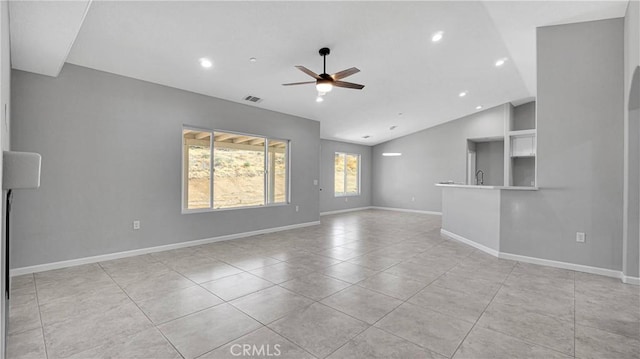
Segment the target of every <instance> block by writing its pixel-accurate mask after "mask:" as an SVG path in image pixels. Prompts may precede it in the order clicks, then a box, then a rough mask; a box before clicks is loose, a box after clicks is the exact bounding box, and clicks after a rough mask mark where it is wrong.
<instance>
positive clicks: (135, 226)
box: [133, 221, 140, 231]
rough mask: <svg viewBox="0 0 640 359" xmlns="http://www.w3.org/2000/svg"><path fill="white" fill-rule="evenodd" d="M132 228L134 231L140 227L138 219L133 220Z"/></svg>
mask: <svg viewBox="0 0 640 359" xmlns="http://www.w3.org/2000/svg"><path fill="white" fill-rule="evenodd" d="M133 229H134V230H136V231H137V230H138V229H140V221H133Z"/></svg>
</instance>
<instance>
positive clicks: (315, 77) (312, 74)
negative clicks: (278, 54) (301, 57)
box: [296, 65, 321, 80]
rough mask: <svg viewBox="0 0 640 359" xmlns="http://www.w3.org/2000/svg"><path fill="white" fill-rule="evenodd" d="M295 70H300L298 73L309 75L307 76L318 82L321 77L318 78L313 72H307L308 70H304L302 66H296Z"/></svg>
mask: <svg viewBox="0 0 640 359" xmlns="http://www.w3.org/2000/svg"><path fill="white" fill-rule="evenodd" d="M296 68H297V69H298V70H300V71H302V72H304V73H305V74H307V75H309V76H311V77H313V78H314V79H318V80H319V79H320V78H321V77H320V75H318V74H317V73H315V72H313V71H311V70H309V69H308V68H306V67H304V66H299V65H298V66H296Z"/></svg>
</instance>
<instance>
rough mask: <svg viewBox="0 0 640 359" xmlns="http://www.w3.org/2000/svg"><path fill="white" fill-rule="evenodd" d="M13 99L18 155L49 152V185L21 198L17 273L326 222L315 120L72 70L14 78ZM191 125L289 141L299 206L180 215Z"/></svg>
mask: <svg viewBox="0 0 640 359" xmlns="http://www.w3.org/2000/svg"><path fill="white" fill-rule="evenodd" d="M12 90H13V92H12V101H13V115H14V119H15V121H14V127H13V129H12V132H11V136H12V143H13V146H14V149H15V150H19V151H34V152H39V153H41V154H42V181H41V183H42V187H41V188H40V189H39V190H37V191H24V192H20V193H16V196H15V201H14V203H15V206H14V208H15V212H14V228H15V231H14V232H13V233H14V235H13V240H12V244H13V247H12V253H13V255H14V258H15V261H14V263H13V267H23V266H29V265H35V264H41V263H49V262H55V261H60V260H67V259H73V258H80V257H87V256H93V255H99V254H105V253H112V252H118V251H126V250H131V249H137V248H144V247H150V246H158V245H164V244H170V243H177V242H184V241H189V240H195V239H202V238H209V237H215V236H221V235H226V234H232V233H238V232H246V231H253V230H259V229H265V228H271V227H279V226H286V225H293V224H298V223H305V222H313V221H317V220H318V219H319V195H318V186H314V185H313V181H314V179H317V180H319V167H320V166H319V158H320V139H319V136H320V125H319V123H318V122H316V121H310V120H306V119H302V118H298V117H294V116H290V115H285V114H282V113H277V112H272V111H266V110H263V109H260V108H257V107H252V106H246V105H240V104H236V103H232V102H228V101H224V100H220V99H216V98H211V97H207V96H201V95H197V94H194V93H190V92H185V91H181V90H177V89H173V88H169V87H164V86H160V85H156V84H151V83H147V82H142V81H138V80H134V79H131V78H126V77H122V76H116V75H112V74H107V73H103V72H98V71H94V70H91V69H87V68H83V67H78V66H74V65H69V64H65V67H64V69H63V71H62V73H61V74H60V76H59V77H58V78H50V77H46V76H40V75H35V74H31V73H26V72H21V71H14V72H13V82H12ZM183 124H188V125H192V126H199V127H204V128H212V129H222V130H230V131H238V132H243V133H251V134H260V135H267V136H273V137H277V138H285V139H290V140H291V200H292V205H288V206H279V207H270V208H254V209H238V210H224V211H217V212H208V213H200V214H181V189H180V188H181V130H182V125H183ZM295 205H299V206H300V211H299V212H296V211H295ZM134 219H139V220H140V221H141V227H142V228H141V229H140V230H139V231H133V230H132V221H133V220H134Z"/></svg>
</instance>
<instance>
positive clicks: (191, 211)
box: [182, 203, 291, 214]
mask: <svg viewBox="0 0 640 359" xmlns="http://www.w3.org/2000/svg"><path fill="white" fill-rule="evenodd" d="M290 205H291V203H274V204H267V205H264V206H244V207H232V208H202V209H184V208H183V209H182V214H198V213H210V212H226V211H235V210H240V209H257V208H274V207H286V206H290Z"/></svg>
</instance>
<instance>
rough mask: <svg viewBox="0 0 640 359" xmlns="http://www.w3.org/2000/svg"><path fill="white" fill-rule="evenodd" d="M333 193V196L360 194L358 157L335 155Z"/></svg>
mask: <svg viewBox="0 0 640 359" xmlns="http://www.w3.org/2000/svg"><path fill="white" fill-rule="evenodd" d="M334 193H335V196H353V195H358V194H360V155H355V154H349V153H341V152H336V153H335V156H334Z"/></svg>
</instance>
